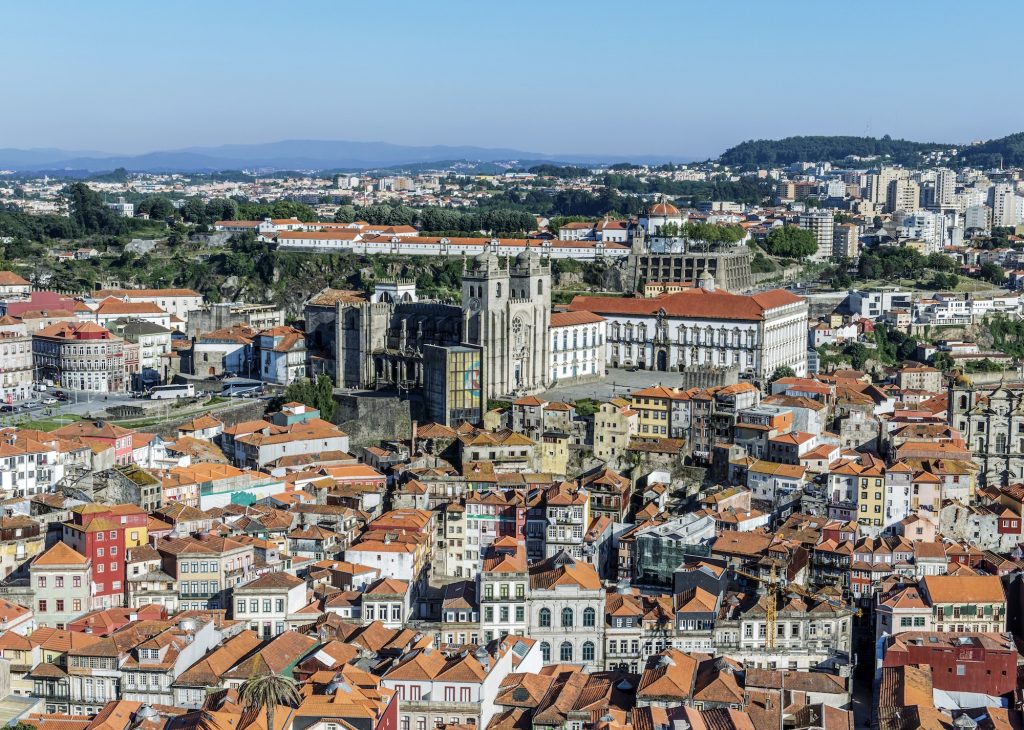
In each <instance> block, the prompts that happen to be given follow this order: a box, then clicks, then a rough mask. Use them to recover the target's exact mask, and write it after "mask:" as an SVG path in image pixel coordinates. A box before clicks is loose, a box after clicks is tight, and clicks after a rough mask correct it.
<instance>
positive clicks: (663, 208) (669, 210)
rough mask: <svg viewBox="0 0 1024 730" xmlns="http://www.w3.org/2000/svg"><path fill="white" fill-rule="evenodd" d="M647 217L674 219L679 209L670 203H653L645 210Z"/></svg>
mask: <svg viewBox="0 0 1024 730" xmlns="http://www.w3.org/2000/svg"><path fill="white" fill-rule="evenodd" d="M647 215H649V216H651V215H657V216H664V217H666V218H669V217H675V216H678V215H679V208H677V207H675V206H674V205H672V203H666V202H664V201H662V202H661V203H655V204H654V205H652V206H651V207H650V208H648V210H647Z"/></svg>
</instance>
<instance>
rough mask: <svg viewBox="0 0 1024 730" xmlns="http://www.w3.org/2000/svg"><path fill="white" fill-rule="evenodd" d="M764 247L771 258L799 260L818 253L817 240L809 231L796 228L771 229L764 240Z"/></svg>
mask: <svg viewBox="0 0 1024 730" xmlns="http://www.w3.org/2000/svg"><path fill="white" fill-rule="evenodd" d="M765 247H766V248H767V249H768V253H770V254H771V255H772V256H783V257H785V258H790V259H801V258H805V257H807V256H812V255H813V254H815V253H817V251H818V240H817V239H816V238H815V237H814V234H813V233H811V232H810V231H806V230H804V229H803V228H797V227H796V226H782V227H781V228H774V229H772V231H771V233H769V234H768V237H767V238H766V239H765Z"/></svg>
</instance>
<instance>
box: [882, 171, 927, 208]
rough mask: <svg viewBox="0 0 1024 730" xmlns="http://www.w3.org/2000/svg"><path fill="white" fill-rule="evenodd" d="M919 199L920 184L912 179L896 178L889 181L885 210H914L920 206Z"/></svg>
mask: <svg viewBox="0 0 1024 730" xmlns="http://www.w3.org/2000/svg"><path fill="white" fill-rule="evenodd" d="M920 200H921V188H920V186H919V185H918V184H917V183H916V182H914V181H913V180H909V179H907V178H898V179H896V180H893V181H892V182H891V183H889V195H888V198H887V203H886V210H887V211H888V212H890V213H893V212H895V211H897V210H906V211H915V210H917V209H918V208H919V207H920Z"/></svg>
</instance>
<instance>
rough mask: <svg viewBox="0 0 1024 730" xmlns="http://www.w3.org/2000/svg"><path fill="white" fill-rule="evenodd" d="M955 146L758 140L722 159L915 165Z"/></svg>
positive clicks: (871, 140)
mask: <svg viewBox="0 0 1024 730" xmlns="http://www.w3.org/2000/svg"><path fill="white" fill-rule="evenodd" d="M956 146H957V145H955V144H939V143H936V142H911V141H909V140H905V139H893V138H891V137H890V136H889V135H886V136H884V137H881V138H878V137H844V136H813V137H786V138H784V139H758V140H751V141H748V142H741V143H740V144H738V145H736V146H735V147H730V148H729V149H727V150H726V151H725V152H723V153H722V156H721V157H720V158H719V159H720V160H721V161H722V162H723V163H725V164H728V165H757V166H763V167H770V166H773V165H789V164H792V163H794V162H819V161H832V160H841V159H843V158H844V157H847V156H848V155H856V156H858V157H889V158H891V159H892V161H893V162H898V163H902V164H912V163H913V162H915V161H917V159H918V158H919V156H920V155H921V154H922V153H925V152H932V151H935V150H942V149H949V148H951V147H956Z"/></svg>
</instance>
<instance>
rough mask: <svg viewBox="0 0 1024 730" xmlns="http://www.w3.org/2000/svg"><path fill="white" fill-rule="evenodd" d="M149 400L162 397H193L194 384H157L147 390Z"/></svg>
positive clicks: (194, 393) (194, 394)
mask: <svg viewBox="0 0 1024 730" xmlns="http://www.w3.org/2000/svg"><path fill="white" fill-rule="evenodd" d="M149 397H150V399H151V400H161V399H163V398H195V397H196V386H194V385H192V384H191V383H190V384H189V385H158V386H156V387H155V388H153V389H152V390H151V391H149Z"/></svg>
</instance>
